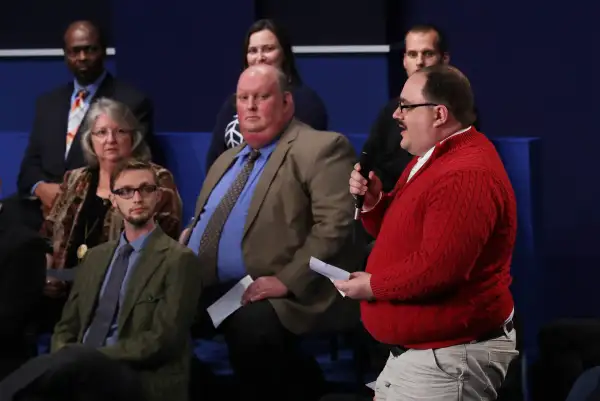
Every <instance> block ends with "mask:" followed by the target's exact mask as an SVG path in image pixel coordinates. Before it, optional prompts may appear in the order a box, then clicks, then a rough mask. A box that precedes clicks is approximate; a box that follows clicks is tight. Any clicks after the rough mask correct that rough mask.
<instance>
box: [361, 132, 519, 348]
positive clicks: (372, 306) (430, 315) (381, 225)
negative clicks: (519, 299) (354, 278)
mask: <svg viewBox="0 0 600 401" xmlns="http://www.w3.org/2000/svg"><path fill="white" fill-rule="evenodd" d="M416 162H417V158H415V159H414V160H413V161H412V162H411V163H410V164H409V165H408V166H407V167H406V170H405V171H404V173H403V174H402V176H401V177H400V179H399V181H398V184H397V185H396V188H395V189H394V191H392V192H391V193H390V194H386V195H384V196H383V198H382V200H381V201H380V202H379V204H378V205H377V206H376V207H375V209H373V210H372V211H370V212H367V213H363V216H362V221H363V225H364V226H365V228H366V230H367V231H368V232H369V233H370V234H371V235H372V236H374V237H375V238H376V241H375V246H374V248H373V250H372V252H371V255H370V257H369V261H368V263H367V272H368V273H371V274H372V277H371V288H372V290H373V294H374V296H375V300H374V301H368V302H367V301H364V302H362V303H361V313H362V320H363V323H364V325H365V327H366V328H367V330H368V331H369V332H370V333H371V335H373V337H374V338H375V339H377V340H378V341H380V342H383V343H386V344H394V345H400V346H404V347H408V348H417V349H429V348H442V347H447V346H451V345H456V344H464V343H467V342H469V341H472V340H475V339H477V338H480V337H481V336H482V335H484V334H486V333H489V332H490V331H492V330H496V329H499V328H500V327H501V326H502V324H503V323H504V322H505V320H506V319H507V318H508V317H509V315H510V313H511V311H512V308H513V305H514V304H513V299H512V295H511V293H510V290H509V285H510V283H511V276H510V263H511V257H512V252H513V248H514V244H515V237H516V232H517V210H516V202H515V196H514V192H513V189H512V186H511V183H510V181H509V179H508V176H507V174H506V171H505V169H504V166H503V164H502V161H501V160H500V157H499V156H498V153H497V152H496V149H495V148H494V145H493V144H492V143H491V142H490V141H489V140H488V139H487V138H486V137H485V136H484V135H483V134H481V133H479V132H477V131H476V130H475V129H473V128H471V129H469V130H468V131H466V132H465V133H462V134H458V135H455V136H452V137H450V138H448V139H447V140H446V141H444V142H442V143H441V144H438V145H437V146H436V148H435V150H434V152H433V154H432V155H431V157H430V159H429V160H428V161H427V162H426V163H425V165H424V166H422V167H421V169H420V170H419V171H418V172H417V173H416V174H415V175H414V176H413V177H412V178H411V180H410V181H409V182H408V183H407V182H406V180H407V178H408V175H409V173H410V170H411V169H412V168H413V166H414V165H415V163H416Z"/></svg>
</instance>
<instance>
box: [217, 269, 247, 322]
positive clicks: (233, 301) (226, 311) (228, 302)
mask: <svg viewBox="0 0 600 401" xmlns="http://www.w3.org/2000/svg"><path fill="white" fill-rule="evenodd" d="M253 282H254V280H252V277H250V276H246V277H244V278H243V279H241V280H240V281H238V282H237V283H236V285H234V286H233V288H231V289H230V290H229V291H227V292H226V293H225V295H223V296H222V297H221V298H219V299H217V301H216V302H215V303H214V304H212V305H211V306H209V307H208V308H206V311H207V312H208V315H209V316H210V319H211V320H212V322H213V325H214V326H215V328H217V327H219V325H220V324H221V323H223V321H224V320H225V319H227V317H229V315H231V314H232V313H233V312H235V311H236V310H238V309H240V308H241V307H242V296H243V295H244V292H246V289H247V288H248V287H249V286H250V284H252V283H253Z"/></svg>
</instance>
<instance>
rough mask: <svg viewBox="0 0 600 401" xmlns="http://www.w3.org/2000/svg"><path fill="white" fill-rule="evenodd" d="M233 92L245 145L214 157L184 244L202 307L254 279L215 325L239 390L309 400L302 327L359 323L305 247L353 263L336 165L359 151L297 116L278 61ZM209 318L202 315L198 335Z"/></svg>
mask: <svg viewBox="0 0 600 401" xmlns="http://www.w3.org/2000/svg"><path fill="white" fill-rule="evenodd" d="M236 96H237V100H236V106H237V113H238V116H239V120H240V130H241V132H242V135H243V136H244V142H245V146H240V147H237V148H234V149H230V150H228V151H226V152H225V153H223V154H222V155H221V156H220V157H219V158H218V159H217V161H216V162H215V163H214V164H213V166H212V168H211V169H210V171H209V172H208V175H207V177H206V179H205V181H204V185H203V187H202V190H201V191H200V195H199V197H198V201H197V204H196V214H195V218H194V220H193V221H192V224H191V225H190V227H189V228H188V229H186V230H185V231H184V232H183V234H182V238H181V241H182V242H183V243H186V244H187V246H188V247H189V248H190V249H192V250H193V251H194V252H197V253H198V256H199V258H200V260H201V266H202V269H203V273H204V277H205V282H206V283H207V288H205V293H204V294H205V295H203V296H202V298H201V302H200V305H201V306H200V309H201V311H200V312H202V309H203V308H206V307H207V306H209V305H211V304H212V303H213V302H214V301H215V300H216V299H217V298H218V297H220V296H221V295H222V294H223V293H224V292H226V291H227V290H229V288H231V287H232V285H233V284H235V283H236V282H238V281H239V280H240V279H242V278H243V277H245V276H248V275H249V276H250V277H251V278H252V279H253V282H252V283H251V284H250V285H249V286H248V287H247V289H246V290H245V292H244V294H243V297H242V304H243V306H242V307H241V308H240V309H238V310H237V311H236V312H234V313H233V314H232V315H230V316H229V317H227V318H226V319H225V320H224V321H223V323H222V324H221V325H220V326H218V328H217V330H218V331H219V332H222V333H223V334H224V337H225V341H226V342H227V346H228V348H229V358H230V361H231V366H232V367H233V370H234V373H235V375H236V377H237V379H238V380H239V382H240V383H239V387H238V388H239V389H241V391H242V393H241V395H240V397H241V396H243V399H245V400H251V401H254V400H263V401H270V400H286V401H295V400H298V401H300V400H302V401H311V400H314V399H316V398H317V397H318V396H319V394H320V392H321V391H322V389H321V386H322V384H323V377H322V372H321V371H320V369H319V366H318V364H317V362H316V360H315V359H314V358H311V357H309V356H308V355H305V354H304V353H303V352H302V351H301V350H300V347H299V341H300V336H301V335H303V334H306V333H310V332H314V331H318V330H322V331H327V330H328V329H332V330H335V329H339V328H340V326H341V325H343V324H344V323H343V322H344V320H345V319H350V318H352V319H353V320H352V322H355V323H357V322H358V320H357V313H353V312H356V306H357V305H355V304H354V303H352V302H351V303H350V306H351V308H352V309H349V310H348V311H347V315H344V314H342V313H340V314H336V315H334V316H332V315H328V312H329V311H332V310H334V309H335V307H336V306H338V305H340V303H339V301H342V303H341V304H345V302H343V301H344V300H343V299H342V298H341V297H340V295H339V293H338V292H337V291H336V290H335V287H334V286H333V285H332V283H331V282H330V281H329V280H328V279H326V278H324V277H323V276H320V275H318V274H316V273H314V272H312V271H311V270H310V269H309V266H308V262H309V259H310V258H311V257H313V256H314V257H316V258H318V259H320V260H323V261H325V262H330V263H333V264H335V265H339V266H341V267H342V268H345V269H347V270H352V269H356V268H357V267H358V266H355V264H358V263H360V257H359V256H357V254H356V253H355V252H354V251H355V250H356V249H359V250H360V249H362V247H356V246H353V244H352V221H353V220H352V218H353V201H352V197H351V196H350V195H349V194H348V192H347V189H346V188H345V184H344V181H345V179H344V176H346V177H347V171H346V172H344V169H347V168H348V167H349V166H350V167H351V166H352V164H353V163H354V161H355V160H356V156H355V153H354V150H353V148H352V146H351V145H350V143H349V141H348V139H347V138H346V137H345V136H343V135H340V134H338V133H334V132H322V131H316V130H314V129H313V128H311V127H310V126H308V125H306V124H304V123H302V122H300V121H298V120H296V119H295V118H294V100H293V98H292V94H291V93H290V92H289V90H288V79H287V76H285V75H284V74H283V73H282V72H281V71H280V70H278V69H277V68H275V67H273V66H269V65H256V66H251V67H249V68H248V69H246V70H245V71H244V72H243V73H242V74H241V76H240V79H239V82H238V87H237V94H236ZM204 317H205V318H206V319H208V316H206V315H205V316H204ZM200 322H201V321H200ZM204 322H207V321H206V320H205V321H204ZM199 326H200V327H201V328H202V324H201V323H199ZM211 326H212V324H211V323H210V320H208V324H207V327H206V328H205V329H206V330H207V331H206V333H208V329H209V328H210V327H211ZM240 399H241V398H240Z"/></svg>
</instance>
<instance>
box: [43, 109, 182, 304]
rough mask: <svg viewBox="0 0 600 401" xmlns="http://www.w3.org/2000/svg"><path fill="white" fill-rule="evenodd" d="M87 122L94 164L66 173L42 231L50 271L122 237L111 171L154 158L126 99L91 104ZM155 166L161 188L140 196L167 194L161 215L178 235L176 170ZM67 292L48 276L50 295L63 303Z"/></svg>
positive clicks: (84, 141)
mask: <svg viewBox="0 0 600 401" xmlns="http://www.w3.org/2000/svg"><path fill="white" fill-rule="evenodd" d="M83 124H84V126H83V127H84V129H83V130H82V137H81V146H82V149H83V153H84V157H85V159H86V161H87V164H88V165H87V166H86V167H82V168H79V169H76V170H71V171H68V172H67V173H66V174H65V177H64V180H63V182H62V184H61V191H60V193H59V195H58V196H57V198H56V199H55V201H54V203H53V205H52V208H51V210H50V211H49V213H48V217H47V218H46V220H45V221H44V224H43V226H42V229H41V234H42V235H43V236H44V237H46V238H48V239H49V240H50V242H51V244H50V245H51V247H52V250H53V251H52V255H48V261H47V262H48V263H47V267H48V268H50V269H65V268H72V267H75V266H76V265H77V264H78V263H79V261H80V260H81V259H82V258H83V257H84V256H85V253H86V251H87V250H88V249H89V248H92V247H94V246H96V245H99V244H102V243H104V242H106V241H110V240H113V239H116V238H118V236H119V234H120V233H121V231H122V226H123V220H122V218H121V217H120V216H119V214H118V213H117V212H116V211H115V210H114V209H113V208H112V206H111V202H110V201H109V195H110V193H111V191H110V175H111V172H112V171H113V169H114V168H115V167H116V166H117V165H118V163H119V162H121V161H122V160H124V159H127V158H135V159H138V160H143V161H149V160H150V156H151V155H150V150H149V147H148V145H147V144H146V143H145V142H144V140H143V132H142V131H141V129H140V124H139V122H138V121H137V119H136V118H135V116H134V114H133V113H132V112H131V110H129V108H128V107H127V106H126V105H124V104H123V103H120V102H117V101H115V100H112V99H107V98H100V99H98V100H97V101H95V102H94V103H93V104H92V105H91V106H90V109H89V111H88V113H87V115H86V117H85V120H84V122H83ZM153 167H154V168H155V172H156V175H157V177H158V183H159V185H158V188H144V190H143V191H142V190H140V195H142V196H144V194H145V193H146V192H148V191H152V190H160V191H161V192H162V196H161V201H160V203H159V204H158V205H157V207H156V210H155V211H154V212H155V219H156V221H157V222H158V224H159V225H160V227H161V228H162V230H163V231H164V232H165V233H166V234H167V235H169V236H171V237H173V238H177V237H178V235H179V232H180V229H181V219H182V202H181V197H180V196H179V192H178V191H177V187H176V186H175V181H174V179H173V175H172V174H171V172H169V171H168V170H167V169H165V168H164V167H161V166H159V165H156V164H153ZM123 195H124V196H128V194H123ZM66 290H67V284H66V283H64V282H62V281H59V280H57V279H53V278H48V279H47V282H46V287H45V290H44V293H45V295H46V296H47V297H50V298H54V299H56V300H57V301H60V302H59V303H60V304H61V305H62V303H63V302H64V298H65V295H66ZM61 308H62V306H61Z"/></svg>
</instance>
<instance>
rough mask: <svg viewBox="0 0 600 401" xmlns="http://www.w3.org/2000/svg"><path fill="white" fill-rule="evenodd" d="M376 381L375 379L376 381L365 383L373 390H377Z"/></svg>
mask: <svg viewBox="0 0 600 401" xmlns="http://www.w3.org/2000/svg"><path fill="white" fill-rule="evenodd" d="M375 383H377V382H376V381H375V382H371V383H367V384H365V386H367V387H368V388H370V389H371V390H375Z"/></svg>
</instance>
